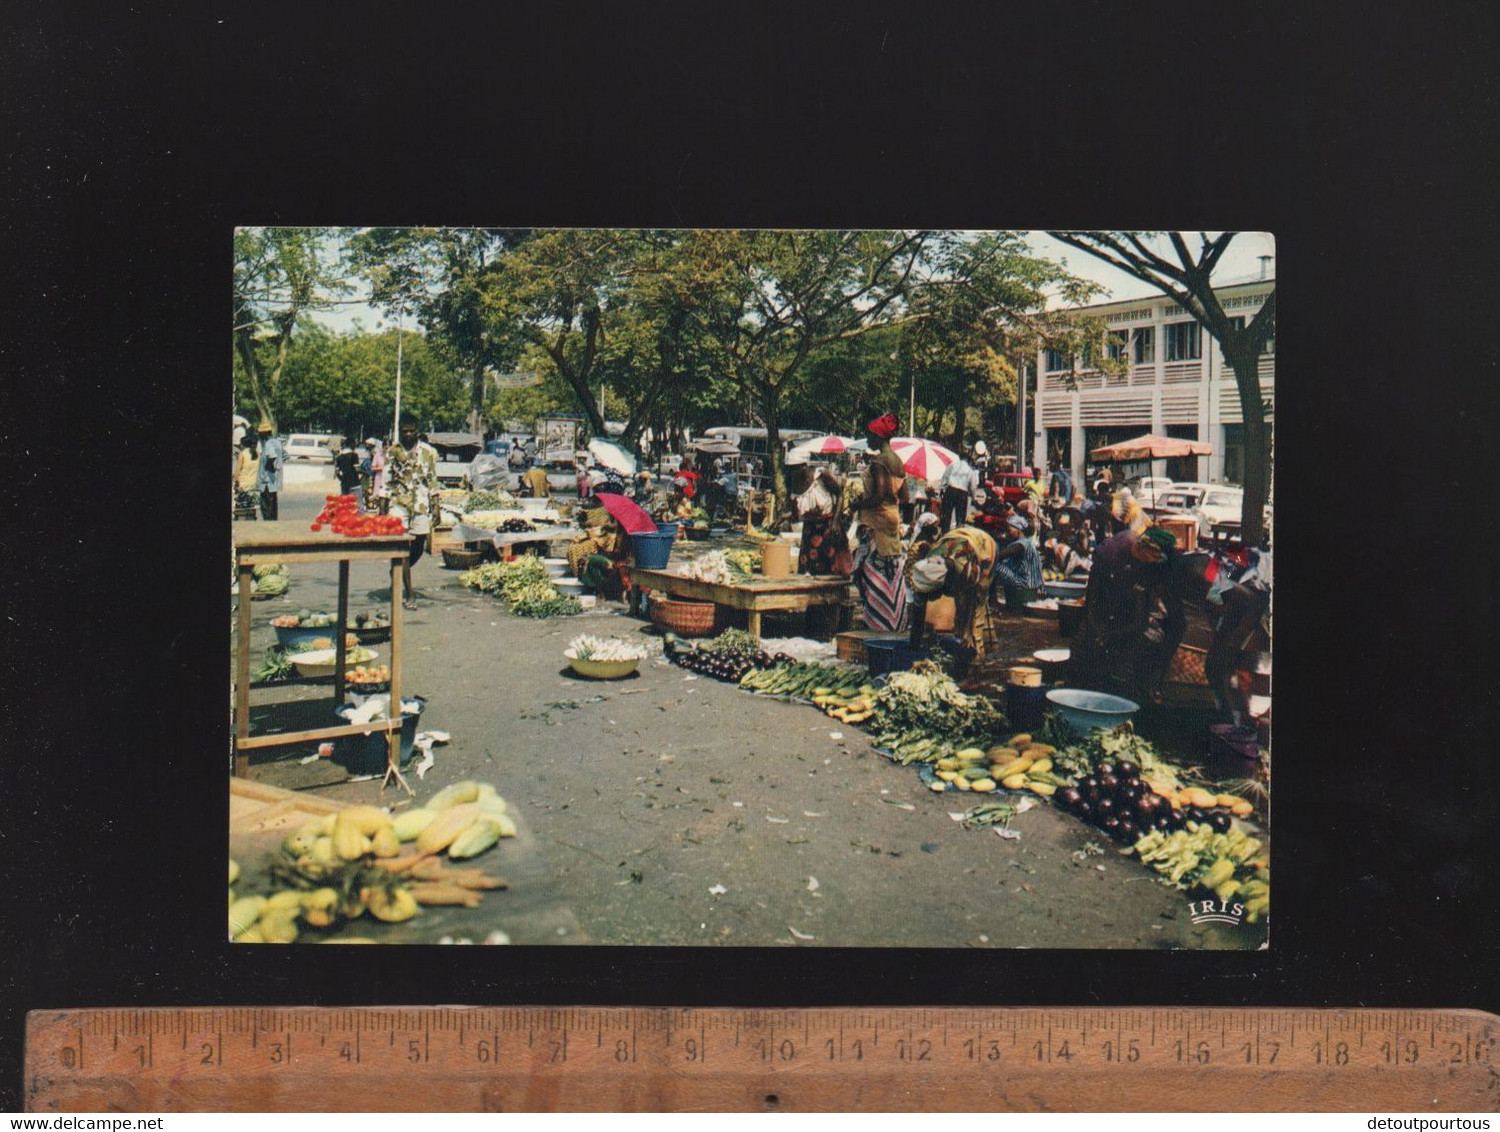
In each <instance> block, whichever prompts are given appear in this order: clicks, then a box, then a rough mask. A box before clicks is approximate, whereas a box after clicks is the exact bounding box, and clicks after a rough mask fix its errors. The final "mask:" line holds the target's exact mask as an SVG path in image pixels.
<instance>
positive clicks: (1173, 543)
mask: <svg viewBox="0 0 1500 1132" xmlns="http://www.w3.org/2000/svg"><path fill="white" fill-rule="evenodd" d="M1141 539H1142V541H1144V542H1149V543H1151V544H1153V545H1154V546H1156V547H1157V548H1158V549H1160V550H1161V552H1162V555H1163V556H1164V557H1167V558H1170V557H1171V556H1172V554H1173V553H1175V552H1176V550H1177V540H1176V539H1175V538H1173V537H1172V535H1171V533H1170V532H1169V531H1165V530H1163V529H1162V528H1161V527H1147V528H1146V529H1145V530H1144V531H1142V532H1141Z"/></svg>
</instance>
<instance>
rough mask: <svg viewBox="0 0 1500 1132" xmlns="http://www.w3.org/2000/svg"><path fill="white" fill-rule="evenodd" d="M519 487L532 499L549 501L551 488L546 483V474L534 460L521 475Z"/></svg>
mask: <svg viewBox="0 0 1500 1132" xmlns="http://www.w3.org/2000/svg"><path fill="white" fill-rule="evenodd" d="M521 485H522V487H523V488H525V489H526V491H527V493H528V494H529V495H530V496H531V497H532V498H533V499H551V498H552V487H551V485H550V484H548V483H547V472H546V469H544V468H543V467H542V466H541V465H540V464H538V463H537V462H536V461H535V460H533V461H531V466H530V467H528V468H527V469H526V471H525V472H524V473H522V475H521Z"/></svg>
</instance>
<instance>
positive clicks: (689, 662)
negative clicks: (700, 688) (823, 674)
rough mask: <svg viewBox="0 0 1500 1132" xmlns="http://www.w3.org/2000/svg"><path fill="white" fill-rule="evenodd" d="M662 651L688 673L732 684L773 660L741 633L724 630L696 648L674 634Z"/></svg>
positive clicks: (766, 666)
mask: <svg viewBox="0 0 1500 1132" xmlns="http://www.w3.org/2000/svg"><path fill="white" fill-rule="evenodd" d="M664 651H665V653H666V655H667V658H668V659H669V660H671V661H673V662H674V663H676V664H678V665H680V666H682V667H683V668H686V669H687V670H688V671H689V672H696V673H697V674H698V675H700V676H712V677H713V678H714V679H715V680H725V681H730V682H733V683H739V682H740V681H741V680H742V679H743V678H744V677H745V676H746V674H748V673H749V672H751V671H753V670H757V669H762V668H769V667H770V666H771V665H772V664H773V663H774V662H775V658H773V657H772V656H771V655H770V654H769V653H767V652H766V651H765V650H764V649H762V648H761V647H760V645H759V643H758V642H757V641H756V640H755V638H754V637H752V636H751V635H750V634H749V633H747V632H745V631H744V630H743V629H726V630H724V632H722V633H720V634H719V635H718V636H717V637H715V638H714V639H713V640H711V641H707V642H704V643H702V644H699V645H696V646H694V645H692V644H690V643H688V642H686V641H684V640H682V639H681V638H680V637H678V636H677V634H675V633H668V634H667V635H666V638H665V647H664ZM787 659H790V658H787Z"/></svg>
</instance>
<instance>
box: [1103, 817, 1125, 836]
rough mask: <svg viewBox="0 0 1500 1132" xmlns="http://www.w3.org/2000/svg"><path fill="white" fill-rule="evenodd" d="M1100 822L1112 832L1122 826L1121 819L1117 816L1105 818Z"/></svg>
mask: <svg viewBox="0 0 1500 1132" xmlns="http://www.w3.org/2000/svg"><path fill="white" fill-rule="evenodd" d="M1099 824H1100V825H1101V826H1103V827H1104V828H1105V829H1107V830H1109V831H1110V832H1111V833H1113V832H1114V831H1115V830H1117V829H1119V828H1120V819H1119V818H1115V817H1109V818H1105V819H1104V820H1103V821H1102V822H1100V823H1099Z"/></svg>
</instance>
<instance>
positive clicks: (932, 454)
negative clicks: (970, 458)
mask: <svg viewBox="0 0 1500 1132" xmlns="http://www.w3.org/2000/svg"><path fill="white" fill-rule="evenodd" d="M891 451H892V452H894V453H895V454H896V455H897V456H899V457H901V462H902V463H903V464H905V465H906V472H907V474H908V475H913V476H916V477H917V478H918V479H920V480H926V481H927V482H928V483H936V482H937V480H938V479H939V478H941V476H942V474H943V472H944V471H945V470H946V469H947V467H948V465H949V464H952V463H953V462H954V461H956V460H957V459H958V454H957V453H956V452H954V451H953V450H952V449H949V448H944V447H943V446H942V445H941V444H938V443H936V442H934V441H931V440H923V439H922V438H921V437H917V436H898V437H896V439H895V440H893V441H891Z"/></svg>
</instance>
